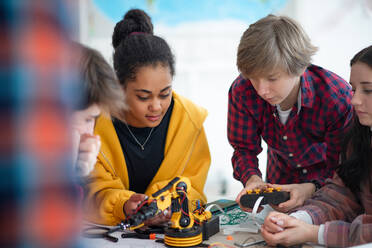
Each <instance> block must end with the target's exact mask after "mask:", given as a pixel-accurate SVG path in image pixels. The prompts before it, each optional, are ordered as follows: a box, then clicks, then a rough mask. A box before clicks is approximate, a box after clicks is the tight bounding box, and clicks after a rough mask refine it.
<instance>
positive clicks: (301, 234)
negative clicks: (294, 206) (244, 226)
mask: <svg viewBox="0 0 372 248" xmlns="http://www.w3.org/2000/svg"><path fill="white" fill-rule="evenodd" d="M273 217H274V218H273ZM278 226H279V227H281V228H282V229H283V230H282V231H277V230H278V229H277V228H278ZM318 231H319V226H315V225H310V224H307V223H305V222H303V221H301V220H298V219H296V218H294V217H291V216H288V215H286V214H282V213H277V212H272V213H270V214H269V215H268V216H267V217H266V219H265V222H264V224H263V225H262V227H261V235H262V237H263V238H264V239H265V241H266V243H267V244H268V245H270V246H276V245H278V244H280V245H285V246H291V245H295V244H302V243H306V242H312V243H315V244H316V243H318Z"/></svg>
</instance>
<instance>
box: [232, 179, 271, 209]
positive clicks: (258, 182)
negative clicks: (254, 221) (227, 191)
mask: <svg viewBox="0 0 372 248" xmlns="http://www.w3.org/2000/svg"><path fill="white" fill-rule="evenodd" d="M266 187H267V183H265V182H264V181H262V179H261V178H260V177H259V176H257V175H253V176H251V177H250V178H249V179H248V181H247V183H246V184H245V188H244V189H243V190H242V191H240V193H239V194H238V196H237V197H236V199H235V201H236V202H237V203H238V204H239V206H240V208H241V209H242V210H243V211H246V212H252V209H251V208H245V207H243V206H241V205H240V197H242V195H244V194H246V193H247V190H250V189H251V190H253V189H266ZM262 209H263V208H262V207H259V211H261V210H262ZM259 211H258V212H259Z"/></svg>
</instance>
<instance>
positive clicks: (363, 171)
mask: <svg viewBox="0 0 372 248" xmlns="http://www.w3.org/2000/svg"><path fill="white" fill-rule="evenodd" d="M350 65H351V73H350V84H351V85H352V88H353V92H354V95H353V98H352V100H351V103H352V104H353V106H354V108H355V112H356V116H355V119H354V126H353V127H352V129H351V130H350V132H349V133H348V135H347V136H346V139H345V146H344V149H343V152H342V163H341V165H340V166H339V167H338V168H337V172H336V173H335V175H334V177H333V179H332V180H330V179H329V180H328V181H327V184H326V185H325V186H324V187H323V188H322V189H321V190H319V191H318V192H316V194H315V195H314V196H313V197H312V198H311V199H309V200H307V201H306V202H305V205H304V206H303V207H301V208H298V209H297V211H296V212H293V213H292V214H290V215H286V214H282V213H278V212H271V213H270V214H269V215H268V216H267V217H266V219H265V222H264V225H263V226H262V229H261V232H262V236H263V237H264V238H265V240H266V242H267V243H268V244H269V245H277V244H282V245H286V246H289V245H293V244H301V243H305V242H311V243H317V244H321V245H326V246H329V247H348V246H353V245H359V244H365V243H372V146H371V139H372V135H371V134H372V46H369V47H367V48H365V49H363V50H362V51H360V52H358V53H357V54H356V55H355V56H354V58H353V59H352V60H351V62H350Z"/></svg>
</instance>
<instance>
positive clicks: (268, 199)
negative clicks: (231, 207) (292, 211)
mask: <svg viewBox="0 0 372 248" xmlns="http://www.w3.org/2000/svg"><path fill="white" fill-rule="evenodd" d="M260 196H263V199H262V201H261V203H260V205H265V204H273V205H278V204H280V203H282V202H285V201H288V200H289V198H290V195H289V192H287V191H281V188H280V187H278V188H267V189H266V190H261V189H255V190H247V194H244V195H242V196H241V197H240V205H241V206H243V207H245V208H253V206H254V204H255V202H256V201H257V199H258V198H259V197H260Z"/></svg>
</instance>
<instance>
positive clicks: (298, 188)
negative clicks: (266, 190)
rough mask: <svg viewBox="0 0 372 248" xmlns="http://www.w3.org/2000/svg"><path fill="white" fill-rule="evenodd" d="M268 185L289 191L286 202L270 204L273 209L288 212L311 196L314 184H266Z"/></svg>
mask: <svg viewBox="0 0 372 248" xmlns="http://www.w3.org/2000/svg"><path fill="white" fill-rule="evenodd" d="M268 186H269V187H273V188H277V187H281V189H282V191H287V192H289V193H290V199H289V200H288V201H286V202H282V203H280V204H279V205H277V206H275V205H271V207H272V208H273V209H275V210H276V211H279V212H285V213H286V212H288V211H290V210H292V209H294V208H296V207H300V206H302V205H303V204H304V202H305V201H306V200H307V199H308V198H310V197H311V196H312V194H313V193H314V192H315V186H314V184H312V183H302V184H283V185H278V184H268Z"/></svg>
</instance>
